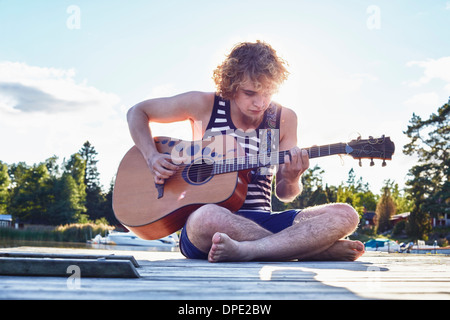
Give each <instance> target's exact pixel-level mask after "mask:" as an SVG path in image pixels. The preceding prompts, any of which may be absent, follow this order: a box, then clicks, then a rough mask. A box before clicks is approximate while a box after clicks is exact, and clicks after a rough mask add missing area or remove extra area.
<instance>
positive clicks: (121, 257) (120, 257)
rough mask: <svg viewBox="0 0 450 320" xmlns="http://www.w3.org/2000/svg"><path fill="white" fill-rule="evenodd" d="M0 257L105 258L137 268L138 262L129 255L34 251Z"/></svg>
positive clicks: (1, 255) (12, 253)
mask: <svg viewBox="0 0 450 320" xmlns="http://www.w3.org/2000/svg"><path fill="white" fill-rule="evenodd" d="M0 257H5V258H41V259H44V258H48V259H92V260H97V259H106V260H129V261H131V263H132V264H133V265H134V266H135V267H136V268H139V263H138V262H137V261H136V259H135V258H134V257H133V256H131V255H115V254H105V255H92V254H64V253H36V252H0Z"/></svg>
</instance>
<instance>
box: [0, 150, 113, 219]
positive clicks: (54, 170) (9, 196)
mask: <svg viewBox="0 0 450 320" xmlns="http://www.w3.org/2000/svg"><path fill="white" fill-rule="evenodd" d="M96 156H97V151H95V148H94V147H93V146H92V145H91V144H90V143H89V141H86V142H85V143H84V144H83V146H82V148H81V149H80V150H79V151H78V152H77V153H74V154H73V155H71V156H70V157H69V159H63V161H62V164H58V157H56V156H53V157H51V158H49V159H47V160H45V161H44V162H40V163H38V164H33V165H31V166H30V165H27V164H26V163H24V162H19V163H14V164H12V165H7V164H5V163H3V162H1V161H0V214H11V215H12V216H13V218H14V219H15V220H16V222H21V223H27V224H44V225H62V224H69V223H86V222H95V221H100V222H103V223H106V222H107V223H109V224H115V223H117V220H116V219H115V217H114V214H113V211H112V190H113V188H112V185H111V186H110V188H109V191H108V192H106V193H105V192H103V190H102V187H101V185H100V179H99V172H98V170H97V166H96V164H97V162H98V160H97V159H96Z"/></svg>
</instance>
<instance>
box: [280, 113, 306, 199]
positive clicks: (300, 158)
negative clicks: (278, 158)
mask: <svg viewBox="0 0 450 320" xmlns="http://www.w3.org/2000/svg"><path fill="white" fill-rule="evenodd" d="M280 150H289V151H290V153H291V157H290V158H289V156H286V158H285V163H284V164H281V165H280V167H279V169H278V172H277V177H276V178H277V179H276V189H275V190H276V195H277V197H278V198H279V199H280V200H281V201H284V202H291V201H292V200H294V199H295V197H297V196H298V195H299V194H300V193H301V192H302V188H303V186H302V183H301V180H300V177H301V175H302V174H303V172H305V171H306V169H308V167H309V157H308V153H307V152H306V151H305V150H300V149H299V148H298V147H297V115H296V114H295V112H294V111H292V110H290V109H287V108H283V109H282V111H281V125H280Z"/></svg>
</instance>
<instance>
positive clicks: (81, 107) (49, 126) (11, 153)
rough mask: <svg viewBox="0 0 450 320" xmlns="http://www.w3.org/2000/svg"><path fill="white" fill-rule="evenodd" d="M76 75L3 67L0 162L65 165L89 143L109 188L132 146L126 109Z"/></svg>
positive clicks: (0, 75)
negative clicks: (56, 160) (62, 162)
mask: <svg viewBox="0 0 450 320" xmlns="http://www.w3.org/2000/svg"><path fill="white" fill-rule="evenodd" d="M75 75H76V72H75V70H73V69H69V70H64V69H55V68H46V67H36V66H30V65H27V64H25V63H17V62H0V136H1V137H2V138H1V139H0V150H1V152H0V160H2V161H4V162H6V163H17V162H19V161H25V162H27V163H28V164H33V163H38V162H41V161H44V160H45V159H47V158H49V157H51V156H53V155H57V156H58V157H59V158H60V159H61V160H62V159H63V158H64V157H69V156H70V155H71V154H73V153H75V152H77V151H78V150H79V149H80V148H81V146H82V145H83V143H84V142H85V141H86V140H89V141H90V142H91V143H92V145H93V146H94V147H95V148H96V150H97V152H98V153H99V155H98V160H99V163H98V168H99V171H100V173H101V178H103V179H104V180H103V181H102V183H103V184H104V185H105V186H108V184H109V180H110V179H111V178H112V176H113V175H114V173H115V171H116V169H117V166H118V163H119V160H120V158H121V157H122V156H123V154H124V153H125V151H126V150H127V149H128V148H129V147H130V146H131V145H132V142H131V139H130V138H129V133H128V128H127V123H126V117H125V113H126V108H124V107H123V106H122V105H120V98H119V97H118V96H117V95H115V94H113V93H108V92H104V91H101V90H99V89H97V88H95V87H93V86H88V85H87V81H86V80H84V81H77V80H76V79H75Z"/></svg>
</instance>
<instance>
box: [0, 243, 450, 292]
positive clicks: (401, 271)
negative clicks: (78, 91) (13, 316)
mask: <svg viewBox="0 0 450 320" xmlns="http://www.w3.org/2000/svg"><path fill="white" fill-rule="evenodd" d="M12 252H21V253H39V254H52V255H58V254H73V255H110V254H116V255H132V256H134V258H135V259H136V260H137V262H138V264H139V267H137V268H136V270H137V271H138V273H139V278H100V277H98V278H97V277H94V278H92V277H83V269H82V268H81V269H80V270H79V271H80V273H79V277H77V278H76V279H74V274H73V273H72V271H70V272H68V273H67V276H58V277H49V276H9V275H3V276H0V299H3V300H4V299H87V300H99V299H121V300H122V299H150V300H185V299H189V300H286V299H288V300H307V299H358V300H361V299H363V300H364V299H450V256H439V255H414V254H386V253H374V252H368V253H366V254H365V255H363V256H362V257H361V258H360V259H359V260H358V261H356V262H294V261H292V262H242V263H216V264H211V263H208V262H207V261H200V260H188V259H185V258H184V257H183V256H182V255H181V254H180V253H178V252H145V251H111V250H93V249H61V248H33V247H19V248H4V249H0V253H12ZM105 267H106V268H107V265H105Z"/></svg>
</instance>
